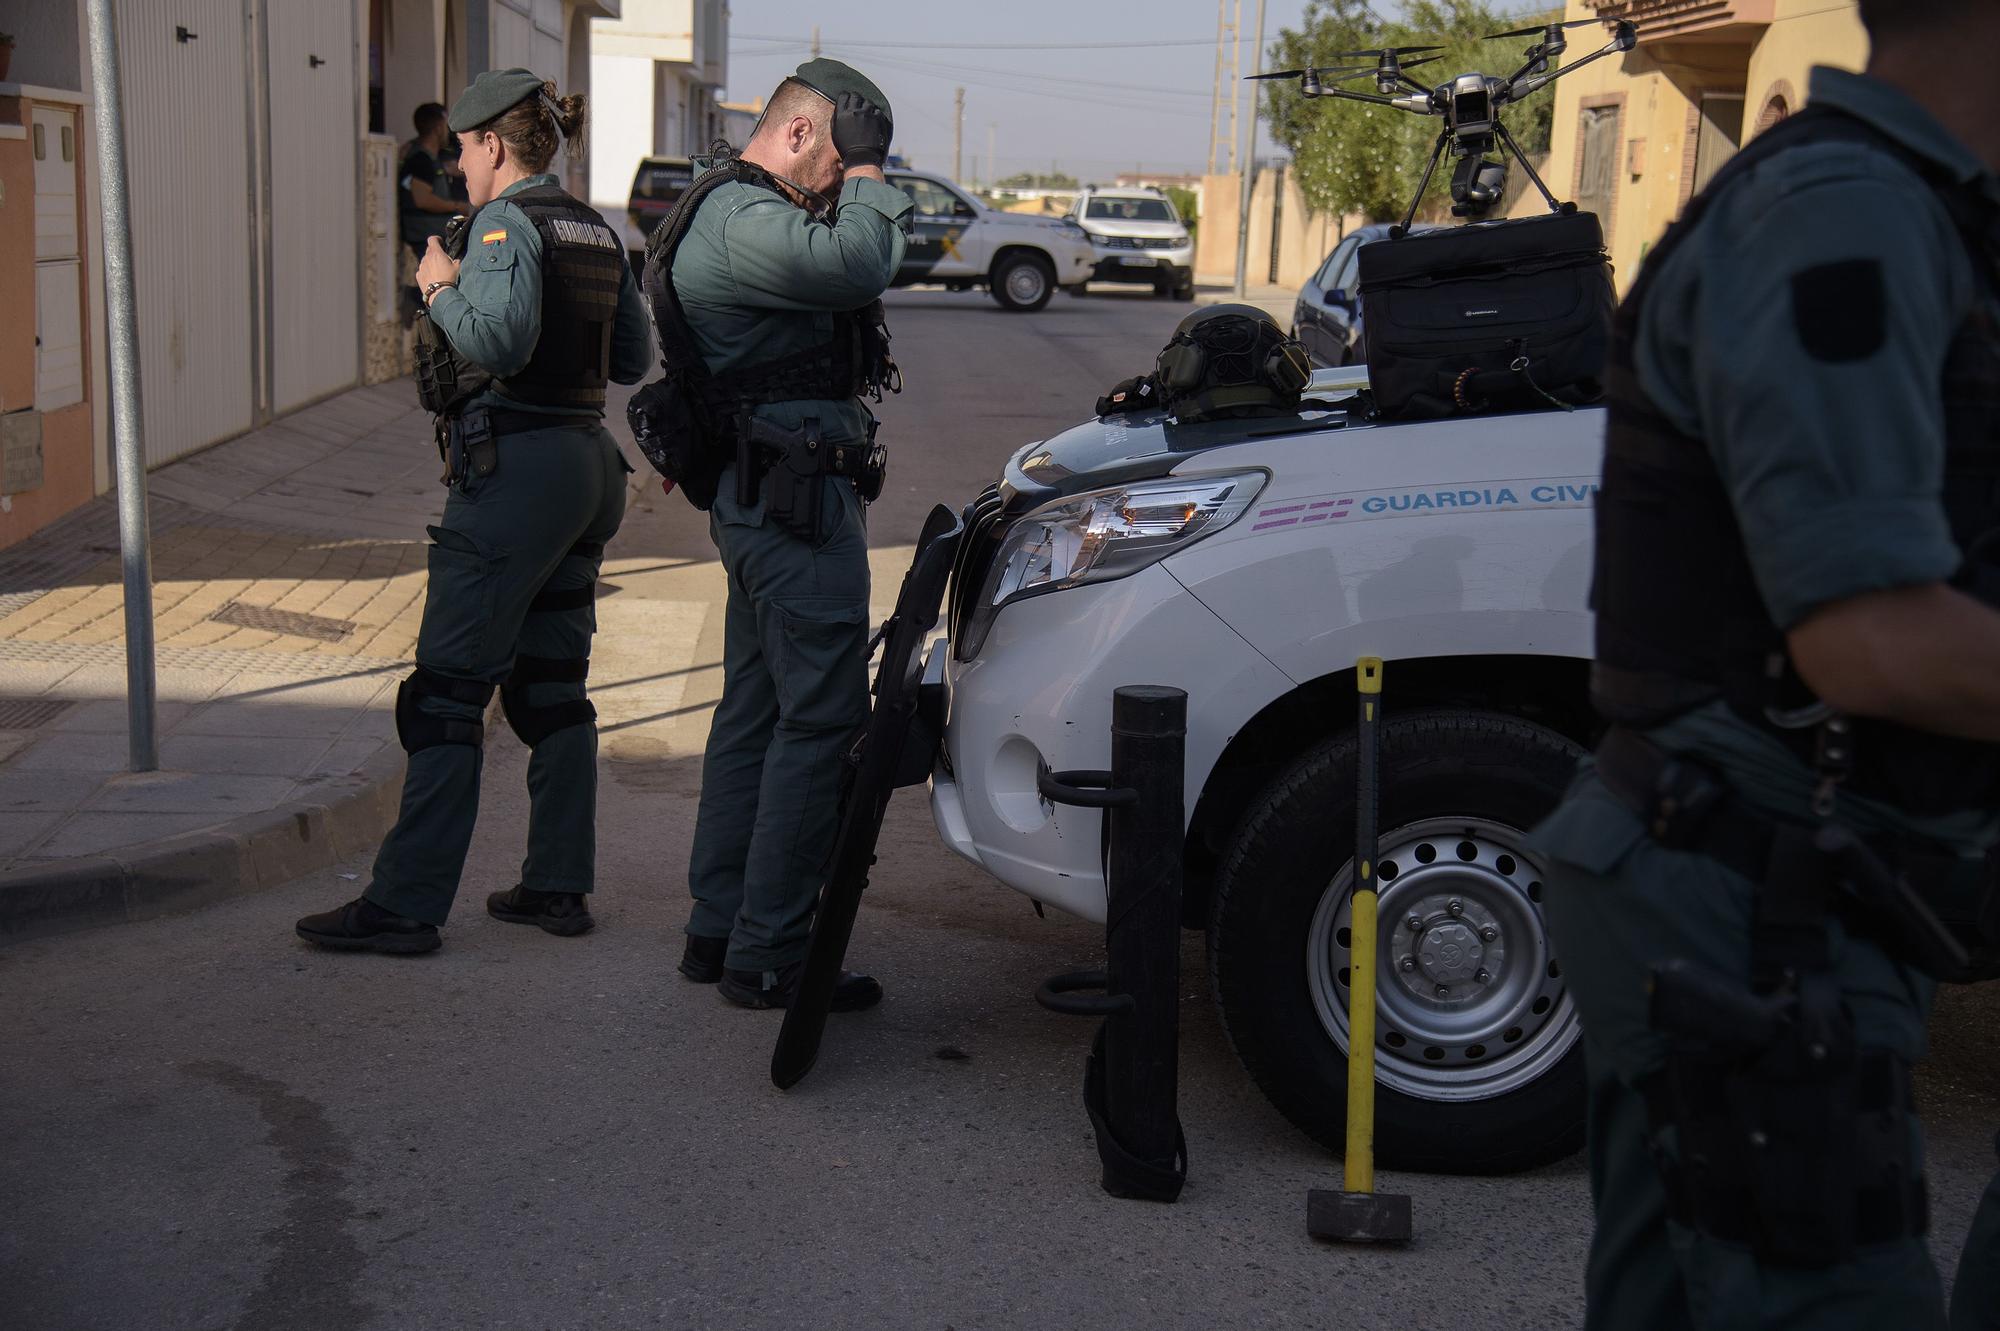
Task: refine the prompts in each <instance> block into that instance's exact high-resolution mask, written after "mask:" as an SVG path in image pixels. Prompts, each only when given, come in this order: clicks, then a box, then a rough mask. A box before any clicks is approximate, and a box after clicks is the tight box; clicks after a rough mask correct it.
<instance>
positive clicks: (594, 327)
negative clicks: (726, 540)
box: [298, 69, 651, 953]
mask: <svg viewBox="0 0 2000 1331" xmlns="http://www.w3.org/2000/svg"><path fill="white" fill-rule="evenodd" d="M583 123H584V106H583V98H582V97H580V96H568V97H558V96H556V89H555V85H554V84H551V83H544V82H543V81H542V80H541V79H540V78H539V77H537V76H536V75H534V74H532V73H530V72H529V71H527V70H525V69H508V70H500V71H489V72H488V73H484V74H481V75H480V76H479V77H478V78H477V79H475V80H473V83H472V86H471V87H469V88H467V89H466V91H465V93H464V95H463V96H461V97H460V98H459V99H458V101H457V103H456V104H455V105H454V106H453V107H452V109H451V116H450V124H451V128H452V129H453V130H454V131H456V132H457V134H458V140H459V145H460V150H461V152H460V160H461V162H462V164H463V166H464V170H465V177H466V185H467V188H468V191H469V193H470V195H471V203H472V206H473V208H474V209H475V213H474V216H473V217H472V219H471V224H470V226H469V227H468V228H467V229H466V230H465V232H464V233H463V235H462V236H457V237H454V245H453V246H452V252H449V253H448V252H447V249H446V247H445V245H444V244H443V243H441V242H440V241H438V240H436V239H433V240H432V241H431V242H430V244H429V248H428V250H427V252H426V253H425V255H424V259H423V262H422V263H421V264H420V265H419V266H418V269H417V280H418V282H419V284H420V285H421V286H422V288H423V298H424V302H425V305H426V307H427V314H428V318H427V320H426V321H425V322H424V323H423V324H421V325H420V327H419V345H418V390H419V395H420V396H421V397H422V399H423V401H424V405H425V406H426V407H428V408H429V409H430V410H431V411H432V412H434V413H436V415H437V419H438V428H439V444H440V448H441V449H442V451H443V452H444V454H445V457H446V474H445V478H444V479H445V482H446V484H447V485H448V486H449V487H450V488H449V490H448V492H447V494H446V497H445V507H444V517H443V519H442V520H441V521H440V523H439V525H437V526H435V527H432V528H431V529H430V534H431V542H432V544H431V547H430V582H429V586H428V588H427V589H426V593H425V599H424V618H423V626H422V628H421V630H420V631H419V633H418V635H417V668H416V670H415V671H413V672H412V673H411V675H410V677H409V678H408V679H406V680H404V681H403V684H402V687H401V689H400V690H399V691H398V693H397V696H396V733H397V736H398V738H399V739H401V741H402V744H403V748H404V749H405V750H407V751H408V753H409V769H408V774H407V775H406V776H405V777H404V780H403V803H402V812H401V814H400V816H399V817H398V819H397V821H396V826H395V827H394V828H393V829H392V830H391V831H390V833H389V836H388V839H387V840H386V841H384V842H383V844H382V849H381V851H380V853H379V854H378V855H377V856H376V857H375V868H374V873H373V876H372V878H371V881H370V882H369V885H368V889H367V891H365V892H364V893H363V894H362V895H361V896H360V898H358V899H357V900H355V901H351V902H349V903H348V904H347V905H345V906H341V907H338V908H337V909H334V910H331V911H327V912H325V913H323V914H320V915H309V916H307V917H306V918H305V919H302V920H300V921H299V923H298V933H299V936H300V937H301V938H303V939H305V940H306V941H307V942H310V943H317V944H320V945H322V946H325V947H333V948H345V949H354V950H365V951H375V952H399V953H407V952H428V951H431V950H432V949H433V948H436V947H437V946H438V944H439V941H440V939H439V936H438V929H437V927H438V926H439V925H440V924H442V923H444V919H445V916H446V914H447V913H448V912H449V911H450V910H451V903H452V897H453V896H454V895H455V894H456V892H457V891H458V880H459V874H460V872H461V871H462V870H463V868H464V866H465V854H466V848H467V846H468V845H469V844H470V842H471V839H472V825H473V819H474V817H475V816H476V815H477V813H478V810H479V774H480V766H481V762H482V757H483V751H482V747H481V746H482V745H483V743H484V741H485V727H484V725H483V720H484V717H485V713H486V706H487V704H488V702H489V701H491V699H492V697H493V693H494V689H495V687H496V686H497V687H498V689H499V692H500V702H501V707H502V709H503V711H504V713H505V715H506V718H507V722H508V724H509V725H510V726H511V727H512V729H513V730H514V733H515V734H517V735H518V736H520V738H521V740H522V742H524V743H526V744H527V745H528V746H529V747H530V748H531V750H532V754H531V756H530V758H529V760H528V794H529V799H530V806H529V814H528V854H527V860H526V862H525V863H524V864H523V865H522V868H521V881H520V883H519V885H517V886H516V887H514V888H512V889H510V890H508V891H505V892H495V893H493V894H492V895H491V896H489V897H488V898H487V906H486V908H487V911H488V913H489V914H491V915H493V916H494V917H495V918H496V919H500V920H505V921H507V922H509V923H514V924H533V925H539V926H540V927H541V928H542V929H544V930H546V931H547V932H549V933H552V934H558V935H571V934H580V933H582V932H584V931H585V930H587V929H589V928H590V927H591V924H592V919H591V915H590V911H589V908H588V906H587V905H586V904H585V898H586V894H588V893H589V892H590V890H591V888H592V886H593V879H592V876H593V872H594V861H595V853H596V826H595V819H596V800H597V794H596V792H597V726H596V722H595V718H596V715H597V713H596V711H595V709H594V708H592V706H591V704H590V701H589V699H588V698H586V697H585V693H584V680H585V677H586V676H587V675H588V673H589V669H590V638H591V634H592V631H593V630H594V628H595V626H596V614H595V609H594V603H595V594H596V584H597V571H598V565H599V563H600V561H601V560H602V559H603V557H604V544H605V542H606V541H608V540H610V539H611V537H612V536H613V534H615V533H616V532H617V530H618V524H619V521H620V519H621V518H622V517H623V516H624V511H625V476H626V474H627V472H629V471H630V468H629V467H628V466H627V465H626V463H625V461H624V459H623V457H622V456H620V454H619V451H618V446H617V445H616V444H615V443H613V442H612V438H611V436H610V434H609V433H607V432H606V431H605V429H604V427H603V425H602V424H601V419H602V417H603V414H604V385H605V383H606V381H607V380H616V381H617V382H619V383H636V382H638V380H639V379H640V378H641V377H643V376H644V374H645V372H646V367H647V364H648V363H649V361H650V359H651V338H650V336H649V334H648V332H647V327H646V309H645V302H644V301H643V300H642V299H641V297H640V295H639V292H638V288H637V286H636V285H635V284H634V282H633V280H632V273H631V268H630V266H629V265H628V264H627V262H626V260H625V251H624V247H623V246H622V245H621V244H620V243H619V240H618V236H617V233H616V232H615V231H613V230H612V229H611V228H610V227H609V226H607V225H605V222H604V219H603V218H602V217H600V216H598V214H597V213H596V212H594V211H592V210H591V209H590V208H588V207H586V206H584V205H583V204H581V203H579V202H577V201H576V200H575V199H573V198H571V197H570V196H569V195H567V194H565V193H564V192H563V191H562V190H561V189H560V188H559V187H558V186H557V184H556V178H555V177H554V176H553V175H551V174H549V173H548V167H549V163H550V162H551V161H552V160H553V159H554V157H555V154H556V149H557V148H558V147H559V146H561V144H562V143H563V141H564V140H568V141H569V142H570V144H571V145H572V146H574V145H575V144H576V143H577V142H578V140H579V136H580V135H581V134H582V132H583Z"/></svg>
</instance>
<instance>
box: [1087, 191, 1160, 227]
mask: <svg viewBox="0 0 2000 1331" xmlns="http://www.w3.org/2000/svg"><path fill="white" fill-rule="evenodd" d="M1083 215H1084V216H1085V217H1098V218H1102V219H1104V220H1105V221H1107V222H1178V221H1180V220H1181V219H1180V218H1178V217H1175V216H1174V206H1173V205H1172V204H1171V203H1168V202H1167V201H1166V200H1165V199H1107V198H1105V197H1104V196H1102V195H1099V196H1098V197H1097V198H1094V199H1092V200H1091V201H1090V202H1089V203H1088V204H1086V205H1084V210H1083Z"/></svg>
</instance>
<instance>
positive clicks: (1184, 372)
mask: <svg viewBox="0 0 2000 1331" xmlns="http://www.w3.org/2000/svg"><path fill="white" fill-rule="evenodd" d="M1207 363H1208V357H1207V356H1206V355H1204V354H1203V352H1202V349H1201V348H1200V347H1199V346H1197V345H1195V344H1194V343H1193V342H1188V341H1182V340H1180V339H1179V338H1176V339H1175V340H1174V341H1172V342H1169V343H1167V345H1166V347H1165V348H1164V349H1163V350H1162V351H1161V352H1160V360H1159V364H1158V366H1157V367H1156V369H1155V371H1154V375H1153V378H1154V379H1155V380H1156V381H1157V382H1158V383H1159V385H1160V387H1161V388H1162V389H1163V390H1165V391H1166V392H1167V393H1168V394H1169V395H1172V394H1175V393H1185V392H1188V391H1189V390H1191V389H1193V388H1195V387H1196V386H1197V385H1199V384H1200V383H1201V374H1202V369H1203V367H1204V366H1206V364H1207Z"/></svg>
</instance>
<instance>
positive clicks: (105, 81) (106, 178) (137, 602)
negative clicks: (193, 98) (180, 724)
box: [85, 0, 160, 772]
mask: <svg viewBox="0 0 2000 1331" xmlns="http://www.w3.org/2000/svg"><path fill="white" fill-rule="evenodd" d="M85 14H86V16H87V18H88V22H89V26H90V77H91V82H92V84H93V85H94V87H95V89H96V91H95V94H94V101H95V105H94V107H93V108H92V110H93V116H94V119H95V121H96V129H97V133H96V135H95V137H96V139H97V175H98V180H99V183H100V188H101V189H102V191H103V196H104V197H103V206H104V314H105V323H106V324H107V327H106V329H105V332H106V334H107V336H106V338H105V342H106V344H107V345H108V347H109V349H110V353H111V354H110V361H111V443H112V451H113V453H114V454H115V455H116V459H117V468H118V547H119V551H120V553H121V555H122V556H123V562H124V566H125V727H126V743H127V757H128V765H129V766H130V767H131V769H132V770H133V771H135V772H151V771H155V770H157V769H158V767H159V765H160V755H159V746H158V744H157V742H156V738H155V725H154V710H155V709H154V700H155V697H156V689H157V686H158V681H157V679H156V677H155V675H154V673H153V554H152V534H151V531H150V528H149V526H148V523H147V518H146V442H145V438H144V434H143V431H144V417H143V415H142V414H141V412H140V409H139V319H138V303H137V298H136V297H135V295H134V284H133V276H132V193H131V185H130V182H129V181H128V179H127V177H126V174H125V123H124V110H123V102H124V96H125V90H124V88H123V87H122V86H121V85H120V84H119V81H118V30H117V28H116V27H114V26H113V22H112V17H111V0H89V3H88V4H87V5H86V6H85Z"/></svg>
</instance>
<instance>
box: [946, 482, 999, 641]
mask: <svg viewBox="0 0 2000 1331" xmlns="http://www.w3.org/2000/svg"><path fill="white" fill-rule="evenodd" d="M1003 507H1004V504H1003V502H1002V500H1001V498H1000V486H999V485H998V484H997V483H996V484H993V485H989V486H987V487H986V488H985V489H984V490H981V491H980V492H979V497H978V498H977V499H975V500H973V501H972V502H971V503H970V504H967V505H966V506H965V537H964V539H963V540H961V541H960V542H959V543H958V554H957V557H956V558H955V559H954V560H953V561H952V566H951V588H950V590H949V591H948V592H946V594H945V603H946V605H947V606H948V607H949V613H948V615H947V617H946V620H945V628H946V631H947V632H948V633H949V634H950V635H951V646H952V654H953V655H954V656H957V657H958V659H959V660H961V661H963V660H965V659H966V658H965V655H964V653H963V648H962V644H963V643H964V641H965V635H964V632H963V629H964V626H965V622H966V620H968V619H970V618H971V617H972V612H973V610H974V609H975V608H976V607H977V602H978V600H979V590H980V588H981V587H983V586H985V584H986V571H987V569H988V568H989V567H991V565H992V563H993V556H994V554H995V553H996V552H997V551H998V550H999V548H1000V538H1001V536H1002V535H1003V534H1004V528H1003V527H1002V524H1001V510H1002V508H1003Z"/></svg>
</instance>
